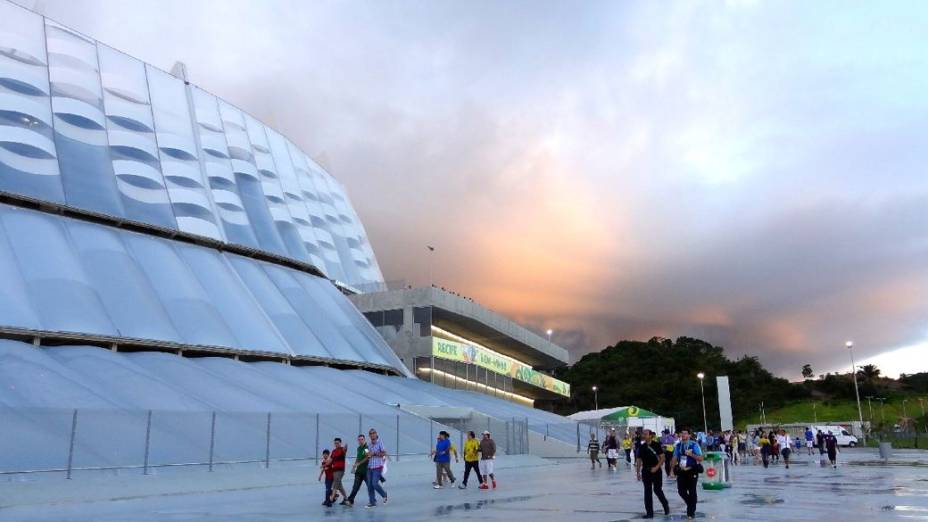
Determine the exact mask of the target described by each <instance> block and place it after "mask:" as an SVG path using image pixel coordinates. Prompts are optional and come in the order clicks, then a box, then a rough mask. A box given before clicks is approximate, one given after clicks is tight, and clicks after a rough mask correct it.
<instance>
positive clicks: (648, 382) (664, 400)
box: [551, 337, 928, 429]
mask: <svg viewBox="0 0 928 522" xmlns="http://www.w3.org/2000/svg"><path fill="white" fill-rule="evenodd" d="M699 372H703V373H704V374H705V379H704V383H703V384H704V386H705V396H706V413H707V417H708V420H709V428H710V429H719V427H720V426H719V411H718V390H717V387H716V380H715V378H716V377H717V376H720V375H727V376H728V379H729V387H730V390H731V399H732V413H733V415H734V418H735V423H736V425H737V424H743V422H744V420H745V419H752V420H753V419H754V418H756V417H758V414H759V413H760V408H761V405H762V404H763V407H764V409H765V411H766V412H771V411H773V410H776V409H778V408H783V407H785V406H788V405H792V404H796V403H801V402H810V401H822V402H827V401H830V400H840V401H843V400H849V399H850V400H852V399H853V398H854V391H853V380H852V378H851V375H850V374H844V375H841V374H830V375H822V376H820V377H819V378H818V379H811V378H810V379H806V380H805V381H804V382H801V383H790V382H788V381H787V380H786V379H782V378H779V377H776V376H774V375H773V374H771V373H770V372H769V371H767V370H766V369H765V368H764V367H763V366H762V365H761V364H760V362H759V361H758V360H757V358H756V357H749V356H744V357H741V358H740V359H737V360H732V359H729V358H727V357H726V356H725V353H724V350H723V349H722V348H721V347H718V346H713V345H711V344H710V343H707V342H705V341H701V340H699V339H693V338H689V337H680V338H678V339H677V340H676V341H671V340H670V339H664V338H659V337H655V338H652V339H651V340H649V341H620V342H618V343H617V344H615V345H614V346H609V347H607V348H605V349H604V350H602V351H600V352H596V353H589V354H586V355H584V356H583V357H582V358H581V359H580V360H579V361H577V362H576V363H574V364H573V365H572V366H569V367H566V368H562V369H560V370H558V371H557V372H555V377H557V378H559V379H562V380H565V381H567V382H569V383H570V385H571V397H570V399H563V400H559V401H555V402H554V403H552V404H551V408H552V409H553V410H554V411H556V412H557V413H561V414H565V415H567V414H570V413H574V412H576V411H581V410H589V409H593V406H594V394H593V390H592V388H593V386H594V385H595V386H597V388H598V390H599V393H598V395H599V407H600V408H608V407H615V406H627V405H631V404H634V405H636V406H640V407H643V408H646V409H648V410H652V411H655V412H657V413H660V414H662V415H666V416H670V417H674V418H675V419H676V422H677V426H678V427H681V428H682V427H692V428H698V429H701V428H702V425H703V417H702V402H701V398H700V392H699V379H698V378H697V377H696V374H697V373H699ZM858 382H859V384H860V388H861V397H862V398H863V397H865V396H866V395H872V396H884V397H887V398H892V397H901V396H910V395H913V394H918V393H923V394H928V374H916V375H912V376H903V377H902V378H900V379H899V380H893V379H887V378H885V377H881V376H880V375H879V370H878V369H877V368H875V367H870V368H866V367H864V368H861V369H860V371H858ZM916 404H917V403H916ZM768 418H769V416H768ZM886 420H887V422H889V421H890V419H886Z"/></svg>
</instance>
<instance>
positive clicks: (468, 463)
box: [319, 428, 496, 508]
mask: <svg viewBox="0 0 928 522" xmlns="http://www.w3.org/2000/svg"><path fill="white" fill-rule="evenodd" d="M367 434H368V436H369V437H370V439H369V440H368V439H367V438H365V436H364V434H363V433H362V434H359V435H358V447H357V450H356V452H355V459H354V464H352V465H351V473H352V474H353V475H354V483H353V485H352V487H351V493H347V492H346V490H345V487H344V484H343V483H342V480H343V479H344V476H345V470H346V467H347V463H348V449H347V448H346V447H345V446H343V445H342V439H341V438H338V437H336V438H335V439H334V440H333V441H332V443H333V445H334V449H332V450H329V449H325V450H323V451H322V456H321V458H320V460H319V481H320V482H322V481H323V479H325V482H324V484H325V497H324V500H323V502H322V505H323V506H326V507H332V506H333V505H335V503H336V502H337V501H338V499H339V498H341V499H342V501H341V502H340V505H343V506H347V507H351V506H353V505H354V501H355V498H356V497H357V495H358V493H359V492H360V491H361V487H362V486H365V485H366V486H367V496H368V503H367V506H366V507H367V508H373V507H376V506H377V496H378V495H379V496H380V498H381V499H382V502H383V503H384V504H386V503H387V500H388V497H387V492H386V490H385V489H384V487H383V484H384V483H385V482H386V481H387V480H386V477H385V476H384V475H386V472H387V461H388V459H389V456H388V454H387V449H386V448H385V447H384V444H383V441H382V440H381V439H380V437H379V436H378V434H377V430H375V429H373V428H371V429H370V430H369V431H368V433H367ZM482 436H483V438H482V439H480V440H479V441H478V440H477V436H476V434H475V433H474V432H473V431H471V432H468V434H467V440H466V441H465V442H464V480H463V481H462V482H461V484H460V485H459V486H458V488H459V489H466V488H467V482H468V480H469V479H470V476H471V473H473V474H474V476H475V477H476V479H477V482H478V483H479V486H478V489H483V490H486V489H490V488H491V487H492V488H493V489H496V473H495V470H494V466H493V464H494V462H495V459H496V441H494V440H493V437H492V436H491V434H490V432H489V431H484V432H483V434H482ZM429 457H430V458H431V459H432V461H433V462H434V463H435V481H434V482H432V487H434V488H435V489H441V488H442V487H443V484H444V482H445V480H446V479H447V481H448V483H449V484H450V485H451V486H454V483H455V481H456V478H455V476H454V471H453V470H452V469H451V459H452V458H454V461H455V463H457V462H459V454H458V450H457V448H456V447H455V445H454V444H453V443H452V442H451V435H450V434H449V433H448V432H447V431H444V430H442V431H440V432H439V433H438V439H437V440H436V442H435V447H434V448H433V449H432V450H431V452H430V455H429Z"/></svg>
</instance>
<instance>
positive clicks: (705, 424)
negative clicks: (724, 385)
mask: <svg viewBox="0 0 928 522" xmlns="http://www.w3.org/2000/svg"><path fill="white" fill-rule="evenodd" d="M696 377H697V378H698V379H699V394H700V395H702V429H703V433H707V434H708V433H709V421H708V420H707V418H706V390H705V388H704V387H703V385H702V380H703V379H705V377H706V374H704V373H702V372H699V373H697V374H696Z"/></svg>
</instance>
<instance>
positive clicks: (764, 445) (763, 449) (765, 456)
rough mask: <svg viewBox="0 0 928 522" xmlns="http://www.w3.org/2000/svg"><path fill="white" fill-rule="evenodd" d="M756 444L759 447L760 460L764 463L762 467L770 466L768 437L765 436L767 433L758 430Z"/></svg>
mask: <svg viewBox="0 0 928 522" xmlns="http://www.w3.org/2000/svg"><path fill="white" fill-rule="evenodd" d="M757 445H758V446H759V447H760V460H761V462H763V463H764V467H765V468H766V467H768V466H770V448H771V447H772V446H771V445H770V439H769V438H767V434H766V433H764V432H760V439H758V442H757Z"/></svg>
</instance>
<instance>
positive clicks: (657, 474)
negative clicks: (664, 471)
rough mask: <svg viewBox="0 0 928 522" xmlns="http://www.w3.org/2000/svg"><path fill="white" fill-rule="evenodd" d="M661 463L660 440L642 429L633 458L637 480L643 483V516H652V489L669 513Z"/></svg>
mask: <svg viewBox="0 0 928 522" xmlns="http://www.w3.org/2000/svg"><path fill="white" fill-rule="evenodd" d="M663 465H664V450H663V448H661V444H660V442H658V441H656V440H654V433H653V432H651V430H644V438H643V440H642V442H641V445H640V446H639V448H638V455H637V458H636V459H635V469H636V474H637V475H638V480H640V481H641V482H643V483H644V510H645V515H644V518H654V499H653V498H652V497H651V494H652V491H653V494H655V495H657V500H660V501H661V505H662V506H663V507H664V514H665V515H669V514H670V504H668V503H667V497H665V496H664V490H663V484H662V482H663V479H662V478H661V477H662V475H661V467H663Z"/></svg>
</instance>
